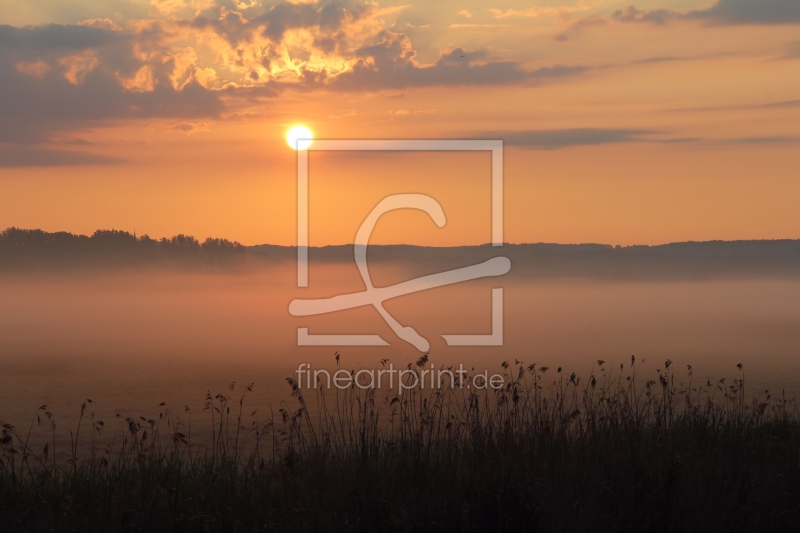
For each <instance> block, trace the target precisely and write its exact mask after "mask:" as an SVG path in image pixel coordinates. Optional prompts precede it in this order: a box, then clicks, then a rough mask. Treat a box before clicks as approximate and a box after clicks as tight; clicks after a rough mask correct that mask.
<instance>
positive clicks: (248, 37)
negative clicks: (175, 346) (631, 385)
mask: <svg viewBox="0 0 800 533" xmlns="http://www.w3.org/2000/svg"><path fill="white" fill-rule="evenodd" d="M629 3H630V0H626V1H625V2H615V1H602V0H595V1H593V0H581V1H580V2H578V3H571V2H567V3H563V4H562V3H559V2H549V1H535V2H516V1H514V2H505V3H497V2H491V3H488V2H483V3H482V2H470V1H467V2H447V1H442V2H419V3H414V4H402V3H399V2H394V3H390V2H378V3H369V4H366V3H362V2H344V3H330V2H316V3H315V2H311V3H303V4H290V3H286V2H251V1H249V0H246V1H235V2H234V1H227V0H153V1H152V2H145V1H137V0H113V1H103V2H101V1H99V0H98V1H94V2H92V1H88V2H80V3H79V2H74V3H70V2H63V1H55V0H53V1H46V0H45V1H41V2H36V3H35V4H34V5H31V4H32V3H29V2H23V1H21V0H20V1H18V0H0V13H1V14H0V24H4V25H3V26H0V228H4V227H8V226H18V227H25V228H42V229H45V230H49V231H56V230H67V231H72V232H80V233H91V232H92V231H94V230H95V229H97V228H116V229H125V230H128V231H133V230H134V229H136V231H137V233H139V234H142V233H148V234H150V235H151V236H154V237H161V236H165V235H172V234H175V233H188V234H193V235H195V236H196V237H198V238H201V239H202V238H205V237H207V236H217V237H226V238H230V239H236V240H239V241H241V242H243V243H245V244H259V243H265V242H269V243H275V244H286V245H290V244H293V243H294V238H295V202H296V197H295V159H294V158H295V153H294V152H293V151H292V150H291V149H290V148H289V147H288V146H287V145H286V143H285V141H284V139H283V136H284V134H285V132H286V130H287V129H288V128H289V127H291V126H292V125H295V124H305V125H307V126H309V127H310V128H311V129H312V130H313V131H314V133H315V135H316V136H317V137H318V138H325V139H359V138H360V139H385V138H389V139H398V138H400V139H404V138H411V139H416V138H423V139H424V138H431V139H451V138H490V139H503V140H504V142H505V145H506V149H505V179H506V186H505V195H506V201H505V228H506V231H505V239H506V240H507V241H510V242H540V241H545V242H562V243H571V242H604V243H611V244H634V243H641V244H654V243H663V242H670V241H682V240H710V239H751V238H799V237H800V217H798V216H797V214H796V213H797V199H798V198H800V179H798V178H799V177H800V176H798V169H800V150H798V144H800V131H799V130H800V127H798V124H800V120H799V119H800V96H799V95H800V68H799V67H800V39H799V38H798V37H797V36H798V25H799V24H800V4H798V3H797V1H796V0H719V1H718V2H717V3H714V2H713V0H712V1H710V2H708V1H694V0H684V1H658V0H645V1H642V2H638V3H635V4H634V5H635V6H636V7H635V8H629V7H628V4H629ZM754 6H755V7H756V9H753V7H754ZM489 179H490V174H489V158H488V154H409V153H406V154H393V155H376V154H372V155H369V156H365V155H350V156H346V155H330V154H328V155H326V154H321V153H319V152H318V153H314V152H312V154H311V170H310V183H311V201H310V208H311V211H310V212H311V230H310V235H311V244H313V245H324V244H331V243H345V242H351V241H352V239H353V237H354V235H355V231H356V230H357V228H358V225H359V224H360V222H361V220H363V217H364V216H365V215H366V213H367V212H368V211H369V209H370V208H371V207H372V206H374V205H375V204H376V203H377V202H378V201H379V200H380V199H381V198H382V197H383V196H385V195H387V194H393V193H398V192H420V193H425V194H430V195H432V196H434V197H435V198H436V199H437V200H438V201H439V202H440V203H441V204H442V206H443V207H444V209H445V213H446V214H447V216H448V224H447V226H445V228H442V229H438V228H436V227H435V226H434V225H433V224H432V223H431V222H430V221H429V220H427V219H426V217H425V216H424V215H422V214H421V213H413V212H403V213H393V214H391V215H387V216H386V217H384V219H383V220H382V222H381V224H380V225H379V226H378V229H377V230H376V232H375V234H374V237H373V242H379V243H395V242H407V243H416V244H427V245H455V244H476V243H483V242H487V241H489V240H490V237H491V234H490V227H489V220H490V210H489V207H490V204H489Z"/></svg>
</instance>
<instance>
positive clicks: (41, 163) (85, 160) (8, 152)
mask: <svg viewBox="0 0 800 533" xmlns="http://www.w3.org/2000/svg"><path fill="white" fill-rule="evenodd" d="M121 162H122V160H121V159H118V158H116V157H109V156H104V155H97V154H90V153H87V152H74V151H71V150H51V149H46V148H39V147H33V146H18V145H9V144H0V168H11V167H51V166H65V165H69V166H72V165H114V164H117V163H121Z"/></svg>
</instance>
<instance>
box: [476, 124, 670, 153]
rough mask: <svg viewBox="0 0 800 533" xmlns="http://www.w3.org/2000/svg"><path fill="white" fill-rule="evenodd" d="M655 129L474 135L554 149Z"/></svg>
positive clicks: (625, 138)
mask: <svg viewBox="0 0 800 533" xmlns="http://www.w3.org/2000/svg"><path fill="white" fill-rule="evenodd" d="M656 133H659V132H657V131H652V130H642V129H613V128H572V129H562V130H526V131H513V132H484V133H479V134H476V135H475V136H474V138H481V139H502V140H503V144H505V145H506V146H520V147H523V148H529V149H533V150H557V149H559V148H567V147H570V146H593V145H599V144H616V143H628V142H642V141H649V140H650V139H648V137H647V136H649V135H652V134H656Z"/></svg>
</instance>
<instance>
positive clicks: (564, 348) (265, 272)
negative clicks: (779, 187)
mask: <svg viewBox="0 0 800 533" xmlns="http://www.w3.org/2000/svg"><path fill="white" fill-rule="evenodd" d="M131 242H133V241H131ZM84 244H85V243H84ZM154 249H155V248H153V249H150V251H149V252H146V253H149V254H151V255H149V256H148V255H142V254H141V253H140V250H139V251H137V250H133V251H131V250H127V251H125V250H124V249H123V250H122V251H120V250H116V251H113V250H112V251H109V250H105V251H99V252H95V253H94V255H92V253H89V252H87V251H86V250H83V251H77V252H76V251H74V250H72V251H70V250H67V249H63V248H62V249H61V250H56V251H54V250H53V249H52V246H51V247H49V248H48V247H44V248H43V249H39V250H38V251H36V252H35V253H34V252H30V251H28V252H25V253H22V252H20V251H19V250H15V251H9V249H8V248H5V249H4V250H3V251H2V252H0V259H2V261H1V262H0V269H2V273H1V274H0V295H1V298H0V373H2V375H3V376H4V379H5V380H6V383H5V384H4V387H3V388H2V392H0V401H2V402H3V405H4V409H5V413H4V416H6V417H7V418H11V419H17V418H19V419H23V418H27V417H28V416H29V413H28V411H29V410H30V409H31V406H32V405H34V404H37V405H38V404H40V403H48V404H49V405H51V407H52V408H53V409H55V410H57V411H60V412H62V413H63V414H64V415H65V416H67V417H70V416H73V415H75V414H76V412H75V407H76V406H77V405H79V404H80V402H81V401H82V400H83V399H84V398H85V397H90V398H93V399H94V400H95V402H96V404H97V405H98V406H100V405H102V406H103V408H104V409H108V410H109V412H110V411H111V410H129V411H132V412H134V411H146V410H148V409H150V410H152V409H153V408H154V407H155V405H156V404H157V403H159V402H161V401H167V400H170V401H172V402H173V403H187V402H189V404H190V405H191V402H192V401H196V402H197V407H199V405H200V402H201V401H202V398H203V397H204V394H205V391H206V390H207V389H209V388H211V389H214V388H215V387H218V388H220V389H222V388H223V387H225V386H226V385H227V384H228V383H229V382H231V381H234V380H238V381H239V382H240V383H244V382H251V381H255V382H256V383H257V385H258V386H257V388H256V391H257V395H256V398H257V399H258V401H261V402H263V403H265V404H267V403H268V402H269V401H271V400H272V401H279V399H281V398H283V397H285V395H286V392H287V388H286V385H285V383H284V381H283V378H284V377H288V376H290V375H292V372H293V370H294V369H295V368H296V367H297V365H298V364H300V363H310V364H312V365H314V367H317V368H322V367H327V368H330V367H332V366H333V365H334V364H335V363H334V359H333V356H334V353H335V352H336V351H338V352H339V353H340V354H341V356H342V361H343V363H346V364H348V365H352V366H356V367H359V366H364V367H368V368H374V367H376V366H378V364H379V361H380V360H381V359H384V358H388V359H389V360H390V361H391V362H392V363H393V364H395V365H396V366H398V367H400V366H405V365H406V364H407V363H408V362H411V361H414V360H416V358H417V357H418V356H419V355H420V353H419V352H418V351H417V350H416V349H414V348H413V347H412V346H410V345H409V344H407V343H405V342H403V341H402V340H400V339H398V338H397V337H396V336H395V335H394V334H393V332H392V331H391V330H390V329H389V327H388V326H387V324H386V323H385V322H384V321H383V320H382V319H381V317H380V316H379V315H378V313H377V312H376V311H375V310H374V309H372V308H371V307H362V308H357V309H351V310H347V311H340V312H336V313H332V314H329V315H321V316H312V317H293V316H291V315H290V314H289V312H288V306H289V303H290V302H291V301H292V300H293V299H295V298H321V297H329V296H334V295H337V294H344V293H349V292H357V291H361V290H363V288H364V285H363V282H362V280H361V278H360V276H359V274H358V271H357V269H356V267H355V264H354V262H353V259H352V247H345V246H342V247H326V248H314V249H311V250H310V257H311V264H310V267H309V273H310V274H309V276H310V277H309V279H310V282H309V288H306V289H298V288H297V287H296V264H295V253H296V252H295V249H294V248H285V247H270V246H260V247H250V248H244V247H242V249H241V250H239V249H233V248H232V249H231V250H227V251H224V252H223V253H221V255H220V253H217V254H216V255H209V253H208V250H206V251H203V248H202V247H200V248H197V250H194V252H188V254H189V255H187V252H186V250H179V251H178V252H174V253H172V252H170V254H172V255H170V254H167V255H163V253H165V252H164V250H161V252H159V253H162V255H160V256H159V255H153V254H155V252H153V250H154ZM112 252H113V253H112ZM192 253H194V254H195V255H191V254H192ZM26 254H27V255H26ZM497 255H505V256H508V257H509V258H510V259H511V261H512V270H511V272H510V273H509V274H508V275H506V276H505V277H500V278H489V279H483V280H475V281H471V282H466V283H461V284H458V285H452V286H447V287H441V288H438V289H433V290H429V291H425V292H420V293H416V294H410V295H406V296H402V297H399V298H396V299H393V300H390V301H387V302H386V309H387V310H388V311H389V312H390V313H391V314H392V315H393V316H394V317H395V318H396V319H397V320H398V321H399V322H400V323H401V324H403V325H409V326H412V327H414V328H416V329H417V331H419V332H420V334H421V335H423V336H424V337H425V338H426V339H428V340H429V341H430V343H431V349H430V357H431V361H433V362H435V363H436V364H437V365H441V364H459V363H463V364H464V365H465V366H468V367H473V366H474V367H476V368H489V369H497V368H499V365H500V363H501V362H503V361H512V360H514V359H518V360H522V361H524V362H526V363H534V362H535V363H537V364H540V365H549V366H551V367H557V366H560V367H564V368H565V370H568V371H570V372H571V371H575V372H578V373H585V372H588V371H589V370H590V369H591V367H592V365H593V364H594V362H595V361H596V360H597V359H604V360H606V361H608V362H609V363H612V364H618V363H619V362H622V361H626V360H628V359H629V358H630V356H631V355H632V354H635V355H636V356H637V357H643V358H645V359H646V360H647V361H648V365H649V367H648V372H655V370H656V369H657V368H659V367H660V366H661V365H662V364H663V361H664V360H665V359H667V358H669V359H671V360H672V361H673V362H674V363H675V364H676V368H679V369H680V368H685V365H688V364H691V365H693V367H694V369H695V375H696V376H702V377H703V378H705V377H708V378H712V379H717V378H720V377H725V376H727V375H730V374H731V373H732V372H733V371H734V370H735V367H736V365H737V364H738V363H743V364H744V365H745V368H746V369H747V372H748V379H749V383H750V384H751V385H752V386H753V387H762V388H770V389H775V390H778V389H784V388H785V389H787V390H790V391H791V390H795V389H799V388H800V387H798V385H800V383H798V381H797V379H796V376H798V375H800V362H798V361H800V357H798V356H799V355H800V354H798V348H797V347H798V346H800V243H798V241H760V242H759V241H755V242H740V243H723V242H716V243H681V244H673V245H668V246H662V247H628V248H621V249H615V248H613V247H609V246H602V245H574V246H562V245H545V244H540V245H506V246H504V247H498V248H492V247H491V246H483V247H463V248H419V247H407V246H383V247H371V248H370V251H369V261H370V273H371V276H372V280H373V282H374V284H375V285H376V286H386V285H391V284H394V283H399V282H402V281H406V280H408V279H412V278H415V277H418V276H421V275H425V274H430V273H435V272H440V271H444V270H447V269H450V268H457V267H461V266H468V265H471V264H475V263H479V262H481V261H484V260H485V259H487V258H489V257H492V256H497ZM209 258H212V259H213V260H209ZM23 259H24V260H25V265H26V266H25V268H24V269H23V268H19V262H21V261H22V260H23ZM15 261H17V263H15ZM492 287H503V288H504V295H505V302H504V345H503V346H502V347H466V348H465V347H461V348H458V349H456V348H452V347H447V346H446V344H445V342H444V341H443V339H442V338H441V335H442V334H479V333H484V334H485V333H489V332H490V331H491V315H490V311H491V288H492ZM298 327H307V328H309V332H310V333H329V334H331V333H339V334H342V333H359V334H368V333H369V334H378V335H380V336H381V337H382V338H383V339H385V340H386V341H387V342H389V344H390V345H391V346H389V347H298V346H297V345H296V339H297V328H298ZM98 408H99V407H98Z"/></svg>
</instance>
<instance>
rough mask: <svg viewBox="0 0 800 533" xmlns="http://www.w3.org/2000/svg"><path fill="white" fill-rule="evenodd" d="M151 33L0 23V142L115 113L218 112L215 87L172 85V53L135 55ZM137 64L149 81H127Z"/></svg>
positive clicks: (32, 138) (118, 116) (88, 123)
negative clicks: (145, 84)
mask: <svg viewBox="0 0 800 533" xmlns="http://www.w3.org/2000/svg"><path fill="white" fill-rule="evenodd" d="M152 33H153V31H152V30H150V32H149V34H147V35H144V36H135V37H136V38H137V39H139V40H138V41H137V40H136V39H134V36H132V35H129V34H125V33H123V32H122V31H114V30H107V29H103V28H97V27H88V26H61V25H54V24H51V25H47V26H40V27H25V28H14V27H11V26H2V27H0V142H15V143H34V142H41V141H45V140H48V139H49V138H50V137H51V136H52V135H53V134H54V133H56V132H59V131H69V130H71V131H75V130H81V129H85V128H91V127H97V126H103V125H107V124H108V123H109V122H110V121H115V120H124V119H135V118H153V117H164V118H180V119H188V118H200V117H203V118H206V117H215V116H218V115H219V114H220V113H221V111H222V110H223V104H222V102H221V100H220V96H219V95H218V94H216V93H214V92H212V91H209V90H207V89H205V88H203V87H202V86H201V85H200V84H198V83H197V82H195V81H192V80H187V83H186V84H185V85H183V86H182V88H181V89H180V90H178V89H175V88H174V85H173V82H172V80H171V79H170V75H171V72H172V70H173V67H174V58H170V57H169V56H157V57H155V58H154V59H153V60H151V61H149V62H148V61H145V60H142V59H139V58H138V57H137V56H136V52H135V50H134V47H135V46H136V44H137V42H138V43H139V44H141V43H147V41H148V39H150V38H151V37H152ZM142 68H147V69H150V71H149V73H148V76H149V78H150V79H149V80H148V85H152V87H149V86H148V87H144V88H138V89H137V88H134V89H131V88H130V87H128V88H126V87H124V86H123V81H122V79H123V78H121V77H131V76H135V74H136V73H137V71H138V70H139V69H142Z"/></svg>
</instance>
